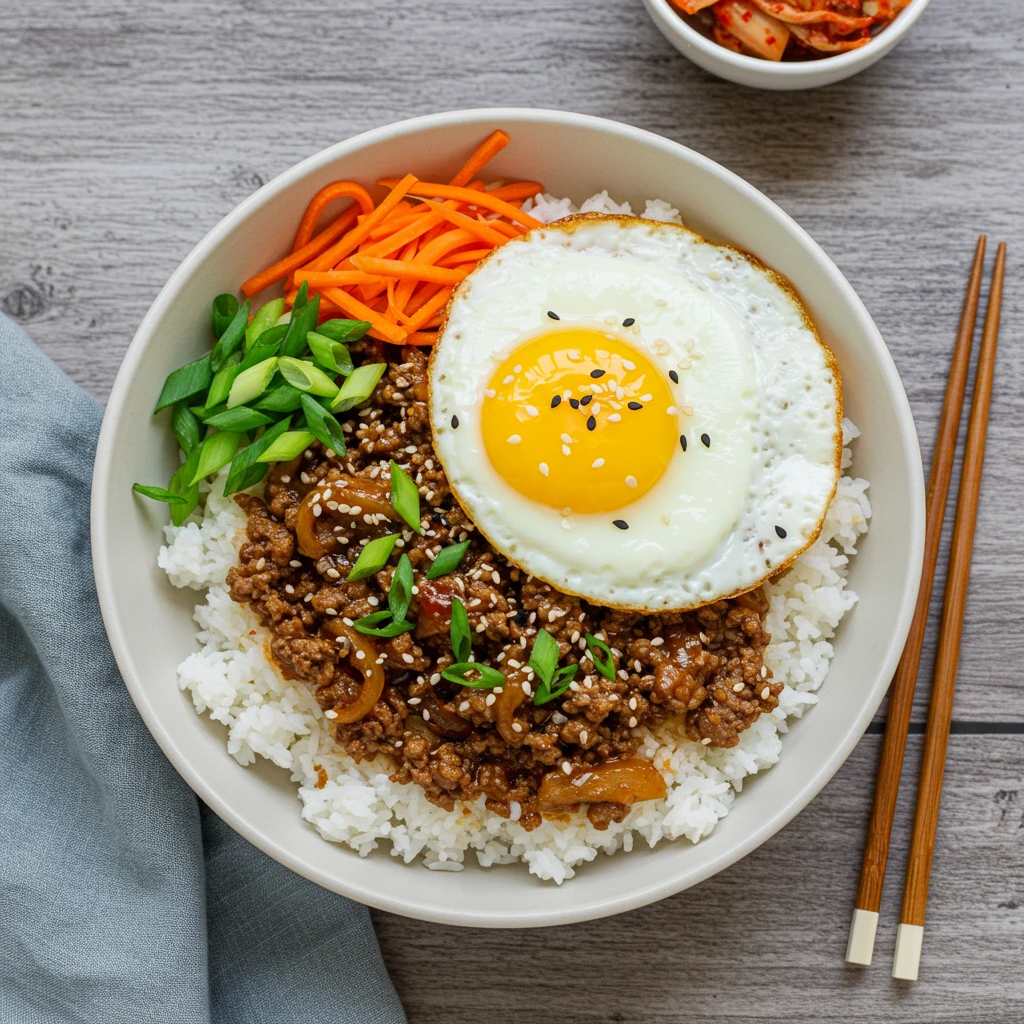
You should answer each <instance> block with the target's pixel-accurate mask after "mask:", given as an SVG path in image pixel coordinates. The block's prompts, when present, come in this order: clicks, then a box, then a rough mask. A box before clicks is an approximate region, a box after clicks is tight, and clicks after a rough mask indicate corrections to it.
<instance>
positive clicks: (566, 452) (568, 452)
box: [562, 444, 572, 455]
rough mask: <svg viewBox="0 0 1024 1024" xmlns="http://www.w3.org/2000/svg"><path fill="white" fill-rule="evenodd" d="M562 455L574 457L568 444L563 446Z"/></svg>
mask: <svg viewBox="0 0 1024 1024" xmlns="http://www.w3.org/2000/svg"><path fill="white" fill-rule="evenodd" d="M562 454H563V455H572V449H571V448H570V447H569V446H568V445H567V444H563V445H562Z"/></svg>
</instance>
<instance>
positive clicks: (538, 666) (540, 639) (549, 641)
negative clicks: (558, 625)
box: [530, 629, 560, 685]
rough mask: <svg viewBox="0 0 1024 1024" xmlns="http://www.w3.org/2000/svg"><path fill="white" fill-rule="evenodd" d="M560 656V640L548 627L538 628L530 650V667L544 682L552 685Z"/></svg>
mask: <svg viewBox="0 0 1024 1024" xmlns="http://www.w3.org/2000/svg"><path fill="white" fill-rule="evenodd" d="M559 656H560V652H559V649H558V641H557V640H556V639H555V638H554V637H553V636H552V635H551V634H550V633H549V632H548V631H547V630H546V629H538V630H537V636H536V637H535V638H534V641H533V650H532V651H531V652H530V667H531V668H532V669H533V671H534V672H536V673H537V676H538V677H539V678H540V680H541V681H542V682H544V683H548V684H549V685H550V683H551V680H552V678H553V677H554V675H555V669H556V668H558V659H559Z"/></svg>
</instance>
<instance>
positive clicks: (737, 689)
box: [732, 683, 743, 693]
mask: <svg viewBox="0 0 1024 1024" xmlns="http://www.w3.org/2000/svg"><path fill="white" fill-rule="evenodd" d="M742 689H743V684H742V683H734V684H733V688H732V692H733V693H739V692H740V690H742Z"/></svg>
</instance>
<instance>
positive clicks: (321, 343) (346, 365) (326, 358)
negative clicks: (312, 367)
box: [306, 331, 354, 377]
mask: <svg viewBox="0 0 1024 1024" xmlns="http://www.w3.org/2000/svg"><path fill="white" fill-rule="evenodd" d="M306 342H307V344H308V345H309V351H310V352H312V353H313V358H314V359H315V360H316V361H317V362H318V363H319V364H320V365H321V366H323V367H324V368H325V369H327V370H330V371H331V372H332V373H342V374H344V375H345V376H346V377H347V376H348V375H349V374H350V373H351V372H352V370H353V369H354V367H353V366H352V356H351V355H350V354H349V351H348V349H347V348H345V346H344V345H342V344H339V343H338V342H336V341H331V339H330V338H328V337H327V336H326V335H323V334H317V332H316V331H310V332H309V334H307V335H306Z"/></svg>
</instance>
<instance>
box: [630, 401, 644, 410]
mask: <svg viewBox="0 0 1024 1024" xmlns="http://www.w3.org/2000/svg"><path fill="white" fill-rule="evenodd" d="M626 408H627V409H632V410H633V412H636V411H637V409H642V408H643V406H642V405H641V404H640V403H639V402H627V403H626Z"/></svg>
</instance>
